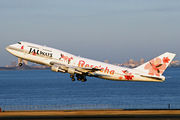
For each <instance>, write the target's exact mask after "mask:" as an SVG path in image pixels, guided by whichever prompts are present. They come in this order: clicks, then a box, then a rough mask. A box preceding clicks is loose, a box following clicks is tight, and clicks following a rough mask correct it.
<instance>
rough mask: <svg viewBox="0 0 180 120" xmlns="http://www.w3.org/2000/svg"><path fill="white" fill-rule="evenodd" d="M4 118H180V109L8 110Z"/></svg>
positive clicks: (3, 114)
mask: <svg viewBox="0 0 180 120" xmlns="http://www.w3.org/2000/svg"><path fill="white" fill-rule="evenodd" d="M0 118H3V119H13V120H15V119H28V120H29V119H52V118H53V119H59V118H60V119H73V118H74V119H77V118H78V119H91V118H96V119H102V118H107V119H108V118H111V119H112V118H113V119H114V120H115V119H127V120H129V119H134V120H136V119H144V118H146V119H149V120H151V119H153V120H154V119H155V120H156V119H157V120H161V119H162V120H166V119H168V120H171V119H172V120H178V119H180V110H63V111H8V112H1V113H0Z"/></svg>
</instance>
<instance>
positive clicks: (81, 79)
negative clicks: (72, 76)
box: [76, 74, 87, 82]
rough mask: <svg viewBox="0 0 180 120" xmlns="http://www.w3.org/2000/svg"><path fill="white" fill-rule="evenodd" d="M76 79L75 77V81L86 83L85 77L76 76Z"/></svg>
mask: <svg viewBox="0 0 180 120" xmlns="http://www.w3.org/2000/svg"><path fill="white" fill-rule="evenodd" d="M76 77H77V80H79V81H82V82H86V81H87V79H86V76H85V75H79V74H76Z"/></svg>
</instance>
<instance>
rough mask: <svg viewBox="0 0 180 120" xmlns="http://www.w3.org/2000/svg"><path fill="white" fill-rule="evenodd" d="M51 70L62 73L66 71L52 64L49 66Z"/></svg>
mask: <svg viewBox="0 0 180 120" xmlns="http://www.w3.org/2000/svg"><path fill="white" fill-rule="evenodd" d="M51 70H52V71H55V72H63V73H65V72H66V71H65V70H62V69H60V68H59V66H56V65H53V66H52V67H51Z"/></svg>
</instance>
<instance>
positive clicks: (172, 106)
mask: <svg viewBox="0 0 180 120" xmlns="http://www.w3.org/2000/svg"><path fill="white" fill-rule="evenodd" d="M0 109H1V111H33V110H41V111H42V110H110V109H122V110H152V109H156V110H157V109H158V110H160V109H163V110H164V109H165V110H176V109H180V104H158V105H157V104H140V105H137V104H133V105H125V104H118V105H117V104H114V105H113V104H72V105H0Z"/></svg>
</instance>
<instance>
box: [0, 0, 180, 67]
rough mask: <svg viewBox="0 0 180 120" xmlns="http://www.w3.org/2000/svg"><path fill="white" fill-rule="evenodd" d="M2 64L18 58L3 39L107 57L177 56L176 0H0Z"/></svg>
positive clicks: (120, 60) (178, 17)
mask: <svg viewBox="0 0 180 120" xmlns="http://www.w3.org/2000/svg"><path fill="white" fill-rule="evenodd" d="M0 10H1V11H0V15H1V19H0V25H1V27H0V34H1V36H0V39H1V44H0V58H1V63H0V66H4V65H6V64H9V63H10V62H11V61H12V60H15V59H17V58H15V57H13V56H11V55H10V54H9V53H8V52H6V51H5V47H6V46H7V45H10V44H13V43H16V42H18V41H27V42H32V43H37V44H40V45H46V46H50V47H54V48H57V49H61V50H63V51H66V52H69V53H72V54H75V55H80V56H83V57H86V58H91V59H95V60H100V61H104V60H106V59H108V60H109V61H110V63H124V62H125V61H127V60H129V59H135V60H138V59H139V58H144V59H145V60H150V59H152V58H154V57H156V56H158V55H159V54H162V53H164V52H173V53H176V54H177V56H176V58H175V59H177V60H179V59H180V56H179V55H180V52H179V51H180V48H179V44H180V41H179V38H180V34H179V30H180V26H179V21H180V14H179V13H180V1H178V0H173V1H169V0H158V1H157V0H152V1H148V0H137V1H133V0H126V1H119V0H113V1H108V0H98V1H95V0H92V1H88V0H77V1H73V0H62V1H58V0H54V1H48V0H38V1H36V0H31V1H23V0H14V1H8V0H1V1H0Z"/></svg>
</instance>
